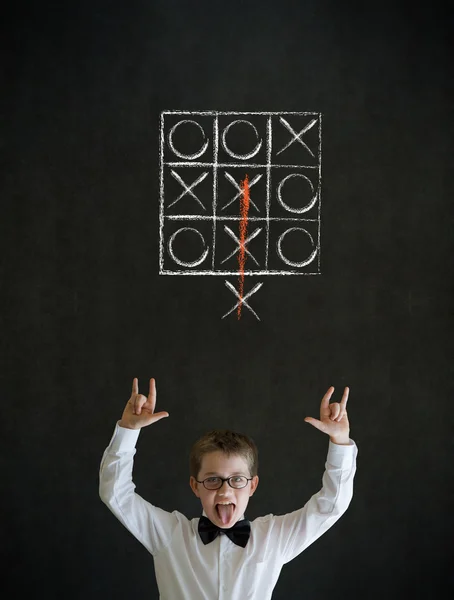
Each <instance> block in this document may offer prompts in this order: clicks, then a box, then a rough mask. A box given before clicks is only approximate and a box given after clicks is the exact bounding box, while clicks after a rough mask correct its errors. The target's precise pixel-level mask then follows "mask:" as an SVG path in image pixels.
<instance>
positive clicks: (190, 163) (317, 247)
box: [159, 110, 322, 276]
mask: <svg viewBox="0 0 454 600" xmlns="http://www.w3.org/2000/svg"><path fill="white" fill-rule="evenodd" d="M167 115H168V116H175V115H177V116H188V117H198V116H210V117H214V118H213V149H212V150H213V162H211V163H210V162H204V161H198V160H194V159H195V158H198V156H201V155H202V154H203V153H204V152H205V150H206V148H205V149H203V148H204V146H202V152H200V153H199V152H198V153H195V155H187V156H185V155H183V154H181V153H179V152H176V151H175V148H174V146H173V142H172V139H173V138H172V137H171V135H169V147H170V149H171V150H172V151H173V152H174V153H175V154H177V156H179V157H181V158H183V157H184V158H187V160H185V161H168V162H166V161H165V160H164V153H165V142H166V140H165V137H166V131H165V116H167ZM222 115H225V116H232V115H233V116H247V115H250V116H255V115H256V116H265V117H267V119H266V162H265V163H254V162H248V161H247V160H246V159H248V158H252V157H253V156H255V154H257V153H258V152H259V150H260V148H261V145H262V141H260V142H259V144H258V145H257V146H256V148H255V149H254V150H253V152H252V153H250V154H249V155H246V156H245V157H244V159H245V160H244V162H219V161H218V157H219V156H218V155H219V116H222ZM281 115H289V116H303V117H311V116H312V117H316V119H314V120H318V165H305V164H297V165H294V164H275V163H273V162H272V132H273V123H272V117H273V116H279V117H281ZM280 120H281V124H284V125H285V127H286V128H287V129H288V130H289V131H290V130H291V131H290V135H292V136H293V139H292V140H291V141H290V142H289V143H288V144H287V146H285V147H284V148H282V149H281V150H280V151H279V153H280V152H282V151H283V150H285V149H286V148H287V147H288V146H290V145H292V144H293V143H295V142H300V143H301V144H302V145H303V146H304V147H306V148H307V146H306V144H305V143H304V142H303V141H302V140H301V139H300V136H302V135H303V134H304V132H305V131H306V129H309V128H310V127H311V126H312V125H309V127H308V126H306V128H305V129H303V130H301V131H300V132H299V133H298V132H296V131H295V130H293V128H291V127H290V128H289V127H288V123H287V121H285V120H284V119H282V118H281V119H280ZM186 121H191V119H187V120H186V119H184V120H182V121H179V122H177V123H176V124H175V125H174V126H173V127H172V130H171V132H170V133H171V134H173V131H174V130H175V129H176V128H177V127H178V126H179V124H181V123H183V122H186ZM238 121H240V122H241V121H242V120H241V119H239V120H238ZM243 122H247V123H249V124H250V125H252V123H250V122H249V121H243ZM193 123H195V124H196V125H197V126H198V127H199V128H200V129H201V130H202V132H203V134H204V135H205V130H204V129H203V128H202V126H201V125H200V124H198V123H197V122H196V121H193ZM233 124H234V122H231V123H230V124H229V125H228V127H227V128H230V126H231V125H233ZM252 127H253V129H254V130H255V132H256V134H257V130H256V129H255V127H254V125H252ZM225 133H226V131H225V129H224V135H223V140H222V142H223V148H224V150H226V151H227V153H228V154H229V155H231V156H233V157H234V158H237V159H238V160H241V159H242V156H237V155H235V154H234V153H233V151H229V150H228V148H227V147H226V145H225ZM257 135H258V134H257ZM205 145H206V146H207V145H208V141H206V142H205ZM159 148H160V149H159V158H160V171H159V172H160V215H159V235H160V244H159V267H160V270H159V273H160V275H221V276H225V275H227V276H237V275H239V271H232V270H224V269H220V268H218V269H216V267H215V260H216V231H217V222H218V221H239V220H241V217H240V216H235V215H229V216H221V215H217V214H216V211H217V205H218V170H219V168H238V167H241V168H242V169H244V168H264V169H265V171H266V203H265V207H266V216H265V217H253V216H249V217H248V221H258V222H260V221H261V222H265V224H266V228H265V235H266V243H265V269H260V270H245V271H244V275H305V276H308V275H311V276H313V275H320V258H321V257H320V255H321V231H320V229H321V227H320V219H321V164H322V115H321V113H318V112H290V111H289V112H286V111H276V112H272V111H267V112H259V111H245V112H237V111H167V110H166V111H162V112H161V115H160V147H159ZM309 152H310V153H311V154H313V153H312V151H310V150H309ZM279 153H278V154H279ZM165 167H169V168H171V167H184V168H186V169H187V168H189V169H190V168H191V167H207V168H209V169H212V170H213V199H212V208H213V215H212V216H205V215H197V214H195V215H191V214H181V215H166V214H165V197H164V196H165V190H164V168H165ZM276 167H278V168H285V169H297V170H298V172H299V173H302V172H304V170H305V169H309V170H313V169H317V170H318V185H317V191H316V193H315V195H314V199H315V201H318V217H317V219H308V218H304V217H270V206H271V194H272V186H271V176H272V170H273V168H276ZM302 176H303V177H305V176H304V175H302ZM281 184H282V182H281ZM311 185H312V184H311ZM193 186H194V187H195V185H194V184H193ZM191 187H192V186H191V185H189V188H187V191H189V190H190V189H191ZM187 191H183V194H182V195H181V196H183V195H184V194H186V193H187ZM181 196H180V197H181ZM315 201H313V204H314V203H315ZM282 206H283V204H282ZM166 220H169V221H178V220H184V221H192V222H194V221H212V224H213V225H212V260H211V270H208V269H204V270H195V269H193V268H192V267H194V266H197V265H198V264H200V262H201V261H194V262H193V263H186V262H184V261H178V260H177V259H176V257H175V255H174V253H173V250H172V248H171V247H170V242H169V255H170V256H171V257H172V258H173V259H174V260H175V262H177V263H179V264H180V265H183V266H185V267H187V268H186V269H184V270H182V269H178V268H173V269H165V268H164V254H165V236H164V228H165V222H166ZM274 221H277V222H279V221H282V222H284V221H285V222H297V223H300V224H301V225H303V224H304V223H305V222H311V223H318V228H317V241H316V242H314V240H313V238H312V236H311V234H310V233H309V232H308V231H307V230H305V229H304V228H303V227H292V228H291V229H288V230H287V231H286V232H284V233H283V234H282V235H281V236H280V238H279V241H278V255H279V256H280V258H281V259H282V260H283V261H284V262H286V263H287V264H288V265H290V266H297V267H303V266H307V264H310V262H312V260H313V258H315V257H317V267H318V268H317V271H314V272H308V271H301V270H294V269H286V270H280V269H269V268H268V256H269V238H270V223H271V222H274ZM188 229H192V228H190V227H186V228H182V229H181V231H183V230H188ZM292 230H301V231H303V232H305V233H306V234H307V236H308V237H309V238H310V239H311V242H312V244H313V246H314V250H313V252H312V254H311V256H312V258H310V259H308V260H306V261H302V262H301V263H295V262H291V261H289V260H286V259H285V257H284V256H283V254H282V251H281V249H280V244H281V242H282V240H283V238H284V236H285V235H286V234H287V233H288V232H290V231H292ZM179 231H180V230H179ZM194 231H195V232H196V233H198V234H199V236H200V237H201V238H202V240H203V236H202V234H200V233H199V232H198V231H197V230H194ZM177 233H178V232H176V233H174V234H173V235H172V236H171V239H172V241H173V239H174V238H175V237H176V234H177ZM207 254H208V249H206V250H205V251H204V252H203V254H202V256H206V255H207ZM203 260H205V259H203Z"/></svg>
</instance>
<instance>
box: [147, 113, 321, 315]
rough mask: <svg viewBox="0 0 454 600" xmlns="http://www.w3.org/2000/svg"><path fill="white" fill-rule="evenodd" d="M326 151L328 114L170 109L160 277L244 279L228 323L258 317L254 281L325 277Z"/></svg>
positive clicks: (164, 123) (163, 129) (164, 141)
mask: <svg viewBox="0 0 454 600" xmlns="http://www.w3.org/2000/svg"><path fill="white" fill-rule="evenodd" d="M180 127H181V129H179V128H180ZM182 139H184V143H182ZM195 140H197V141H195ZM191 144H194V147H191ZM182 146H183V147H184V148H182ZM321 147H322V115H321V113H318V112H285V111H282V112H254V111H245V112H238V111H176V110H165V111H162V113H161V115H160V213H159V235H160V245H159V273H160V274H161V275H189V276H191V275H214V276H224V277H236V278H237V287H235V285H234V284H233V283H231V282H229V281H228V280H225V286H226V287H227V289H228V290H230V291H231V292H232V293H233V294H234V295H235V297H236V303H235V305H234V306H233V307H232V308H231V309H230V310H229V311H228V312H226V313H225V314H224V315H223V316H222V318H225V317H227V316H228V315H231V314H236V316H237V319H240V318H241V316H242V309H243V307H245V308H246V309H248V311H249V313H250V314H252V315H254V316H255V317H256V318H257V319H258V320H260V318H259V316H258V314H257V312H256V311H255V310H254V309H253V308H252V307H251V305H250V301H249V299H250V297H251V296H252V295H253V294H255V293H256V292H257V291H258V290H259V289H260V288H261V287H262V285H263V282H259V283H256V284H254V285H252V286H251V289H250V290H249V291H246V290H245V287H246V285H245V283H246V281H249V279H250V278H251V277H253V276H259V277H261V276H269V275H278V276H289V275H304V276H309V275H320V273H321V270H320V259H321V241H320V240H321V231H320V229H321V176H322V164H321V163H322V160H321V158H322V155H321V149H322V148H321ZM208 178H211V179H208ZM172 180H173V181H174V182H175V181H176V182H177V183H178V185H179V186H181V187H180V189H179V190H178V189H177V188H176V187H175V185H176V184H175V183H173V185H170V184H171V181H172ZM188 182H191V183H188ZM203 182H205V183H203ZM211 182H212V183H211ZM207 184H208V187H207ZM175 189H177V191H176V192H175ZM171 208H172V212H170V211H169V209H171ZM191 211H195V214H190V212H191ZM175 213H178V214H175ZM180 234H183V235H181V237H179V236H180ZM176 240H177V242H176ZM183 241H184V242H185V243H186V242H187V243H188V244H189V243H191V253H190V256H191V259H189V258H188V256H184V251H185V250H184V248H185V245H184V244H183V243H182V242H183ZM175 242H176V243H175ZM192 242H194V243H195V244H196V245H197V247H198V248H200V244H202V245H201V248H202V250H201V252H200V254H199V250H197V251H196V258H195V259H194V250H193V248H192V247H193V245H194V244H193V243H192ZM235 256H236V258H237V266H236V267H235V265H234V263H232V261H233V259H234V257H235ZM247 278H249V279H247Z"/></svg>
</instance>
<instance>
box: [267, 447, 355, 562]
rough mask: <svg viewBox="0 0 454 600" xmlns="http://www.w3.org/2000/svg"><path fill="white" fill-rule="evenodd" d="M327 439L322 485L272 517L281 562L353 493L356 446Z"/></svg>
mask: <svg viewBox="0 0 454 600" xmlns="http://www.w3.org/2000/svg"><path fill="white" fill-rule="evenodd" d="M349 442H350V443H349V445H339V444H334V443H333V442H331V440H330V441H329V447H328V456H327V460H326V463H325V472H324V473H323V477H322V488H321V490H320V491H319V492H317V493H316V494H314V495H313V496H312V497H311V498H310V499H309V500H308V502H307V503H306V504H305V505H304V506H303V508H300V509H299V510H296V511H294V512H292V513H288V514H286V515H281V516H275V517H273V535H272V539H273V543H274V542H276V545H275V549H277V550H278V552H279V554H280V558H281V560H282V563H283V564H285V563H287V562H289V561H291V560H292V559H293V558H295V557H296V556H298V554H300V553H301V552H302V551H303V550H305V549H306V548H307V547H308V546H309V545H310V544H312V543H313V542H315V540H317V539H318V538H319V537H320V536H321V535H323V534H324V533H325V531H327V530H328V529H329V528H330V527H332V526H333V525H334V523H335V522H336V521H337V520H338V519H340V517H341V516H342V515H343V514H344V512H345V511H346V510H347V508H348V506H349V504H350V501H351V499H352V497H353V479H354V476H355V472H356V457H357V454H358V448H357V446H356V444H355V442H354V441H353V440H352V439H350V440H349Z"/></svg>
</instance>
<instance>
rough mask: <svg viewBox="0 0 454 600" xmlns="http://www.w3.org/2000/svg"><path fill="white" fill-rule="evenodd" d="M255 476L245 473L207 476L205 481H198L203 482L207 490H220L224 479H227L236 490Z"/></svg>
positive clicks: (244, 485)
mask: <svg viewBox="0 0 454 600" xmlns="http://www.w3.org/2000/svg"><path fill="white" fill-rule="evenodd" d="M252 479H253V477H245V476H244V475H232V477H226V478H225V479H223V478H222V477H207V478H206V479H204V480H203V481H199V480H198V479H196V481H197V483H203V485H204V487H205V488H206V489H207V490H218V489H220V488H221V487H222V486H223V485H224V481H227V482H228V484H229V486H230V487H232V488H234V489H235V490H240V489H241V488H244V487H246V486H247V482H248V481H252Z"/></svg>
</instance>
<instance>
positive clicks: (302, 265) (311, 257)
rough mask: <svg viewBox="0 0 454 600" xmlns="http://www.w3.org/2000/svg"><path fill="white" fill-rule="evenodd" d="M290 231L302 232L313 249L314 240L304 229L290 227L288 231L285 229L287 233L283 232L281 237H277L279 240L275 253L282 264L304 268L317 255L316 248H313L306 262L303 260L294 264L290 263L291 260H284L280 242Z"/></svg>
mask: <svg viewBox="0 0 454 600" xmlns="http://www.w3.org/2000/svg"><path fill="white" fill-rule="evenodd" d="M292 231H303V232H304V233H305V234H306V235H308V236H309V239H310V240H311V244H312V246H313V247H314V246H315V244H314V240H313V238H312V236H311V234H310V233H309V232H308V231H307V230H306V229H304V228H303V227H291V228H290V229H287V231H284V233H283V234H282V235H281V236H279V239H278V241H277V253H278V255H279V257H280V259H281V260H282V261H283V262H285V264H287V265H290V266H291V267H305V266H306V265H308V264H309V263H311V262H312V261H313V260H314V258H315V256H316V255H317V248H316V247H315V249H314V250H313V252H312V253H311V254H310V256H309V258H308V259H307V260H303V261H301V262H295V261H292V260H289V259H288V258H286V257H285V256H284V253H283V252H282V242H283V240H284V238H285V236H286V235H287V234H288V233H290V232H292Z"/></svg>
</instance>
